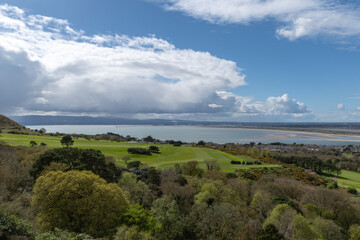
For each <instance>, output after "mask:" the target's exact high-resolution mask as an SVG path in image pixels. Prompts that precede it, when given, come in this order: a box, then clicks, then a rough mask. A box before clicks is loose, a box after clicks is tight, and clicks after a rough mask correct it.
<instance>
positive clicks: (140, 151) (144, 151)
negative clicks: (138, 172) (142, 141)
mask: <svg viewBox="0 0 360 240" xmlns="http://www.w3.org/2000/svg"><path fill="white" fill-rule="evenodd" d="M127 151H128V153H130V154H142V155H151V152H150V150H148V149H146V148H128V150H127Z"/></svg>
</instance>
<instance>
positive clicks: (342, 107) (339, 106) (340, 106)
mask: <svg viewBox="0 0 360 240" xmlns="http://www.w3.org/2000/svg"><path fill="white" fill-rule="evenodd" d="M337 109H338V110H340V111H342V110H345V106H344V104H342V103H339V104H338V105H337Z"/></svg>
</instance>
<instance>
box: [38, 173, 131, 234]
mask: <svg viewBox="0 0 360 240" xmlns="http://www.w3.org/2000/svg"><path fill="white" fill-rule="evenodd" d="M128 205H129V203H128V200H127V199H126V198H125V196H124V194H123V192H122V190H121V188H120V187H119V186H118V185H116V184H112V183H110V184H108V183H106V182H105V180H103V179H101V178H100V177H99V176H96V175H95V174H93V173H92V172H88V171H83V172H79V171H69V172H65V173H64V172H61V171H57V172H50V173H48V174H46V175H45V176H41V177H39V178H38V179H37V181H36V183H35V186H34V196H33V200H32V206H33V208H34V209H35V210H36V212H37V219H38V222H39V223H40V225H41V228H42V229H44V230H52V229H54V228H55V227H59V228H63V229H67V230H69V231H71V232H78V233H81V232H85V233H87V234H90V235H92V236H104V235H106V234H107V233H108V231H110V230H111V229H114V228H115V227H116V226H117V224H118V220H119V216H120V215H121V213H122V212H123V211H124V209H125V208H126V207H127V206H128Z"/></svg>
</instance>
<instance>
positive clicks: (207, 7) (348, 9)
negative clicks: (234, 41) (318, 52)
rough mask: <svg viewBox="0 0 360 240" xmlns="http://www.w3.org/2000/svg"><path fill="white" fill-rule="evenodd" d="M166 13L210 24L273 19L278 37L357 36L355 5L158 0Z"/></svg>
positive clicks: (305, 0)
mask: <svg viewBox="0 0 360 240" xmlns="http://www.w3.org/2000/svg"><path fill="white" fill-rule="evenodd" d="M158 2H160V3H161V4H163V6H164V7H165V8H166V9H167V10H171V11H182V12H185V13H186V14H188V15H190V16H192V17H195V18H199V19H203V20H206V21H209V22H212V23H239V24H249V23H252V22H256V21H261V20H268V19H274V20H276V21H278V22H280V23H281V24H283V26H281V27H279V28H278V29H277V31H276V32H277V34H278V35H279V36H282V37H285V38H288V39H290V40H295V39H297V38H300V37H305V36H316V35H330V36H336V37H339V38H344V37H359V35H360V14H359V10H360V7H359V4H355V3H354V2H352V3H350V2H348V3H344V2H340V1H332V0H291V1H289V0H222V1H218V0H158Z"/></svg>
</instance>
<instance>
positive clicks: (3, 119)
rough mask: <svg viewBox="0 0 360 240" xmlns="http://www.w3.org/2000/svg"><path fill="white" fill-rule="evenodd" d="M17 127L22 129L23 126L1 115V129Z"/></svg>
mask: <svg viewBox="0 0 360 240" xmlns="http://www.w3.org/2000/svg"><path fill="white" fill-rule="evenodd" d="M16 127H21V125H20V124H18V123H17V122H15V121H13V120H11V119H10V118H8V117H5V116H4V115H1V114H0V128H16Z"/></svg>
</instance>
